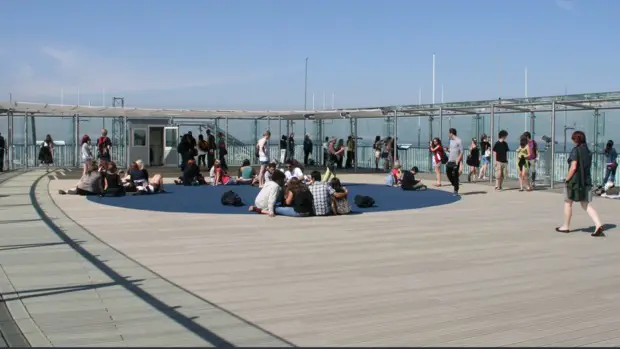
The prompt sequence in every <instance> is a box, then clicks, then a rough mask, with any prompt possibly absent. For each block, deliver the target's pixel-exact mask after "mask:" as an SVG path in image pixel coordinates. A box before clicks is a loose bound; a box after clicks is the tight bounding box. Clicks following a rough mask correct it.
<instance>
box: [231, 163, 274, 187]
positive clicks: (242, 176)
mask: <svg viewBox="0 0 620 349" xmlns="http://www.w3.org/2000/svg"><path fill="white" fill-rule="evenodd" d="M265 173H267V170H265ZM237 182H238V183H239V184H249V185H255V184H258V177H257V175H256V170H254V168H253V167H252V166H250V160H248V159H245V160H243V163H242V164H241V167H239V174H238V176H237Z"/></svg>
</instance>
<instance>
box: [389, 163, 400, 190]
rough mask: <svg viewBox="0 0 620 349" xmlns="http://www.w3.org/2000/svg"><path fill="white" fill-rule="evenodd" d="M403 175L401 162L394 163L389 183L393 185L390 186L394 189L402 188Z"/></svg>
mask: <svg viewBox="0 0 620 349" xmlns="http://www.w3.org/2000/svg"><path fill="white" fill-rule="evenodd" d="M402 175H403V173H402V171H401V169H400V162H398V161H394V166H392V170H391V171H390V174H389V175H388V176H390V178H388V180H387V183H391V184H390V185H391V186H393V187H398V186H400V181H401V177H402Z"/></svg>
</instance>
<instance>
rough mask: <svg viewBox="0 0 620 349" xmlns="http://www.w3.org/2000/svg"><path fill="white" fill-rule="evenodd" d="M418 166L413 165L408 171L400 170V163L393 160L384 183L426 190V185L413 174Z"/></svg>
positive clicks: (404, 188)
mask: <svg viewBox="0 0 620 349" xmlns="http://www.w3.org/2000/svg"><path fill="white" fill-rule="evenodd" d="M417 173H418V168H417V167H416V166H413V168H412V169H411V170H409V171H402V170H401V166H400V163H398V162H395V163H394V166H393V168H392V170H391V171H390V173H389V174H388V175H387V177H386V184H387V185H389V186H392V187H399V188H401V189H402V190H426V189H427V187H426V185H424V184H422V181H420V180H416V179H415V175H416V174H417Z"/></svg>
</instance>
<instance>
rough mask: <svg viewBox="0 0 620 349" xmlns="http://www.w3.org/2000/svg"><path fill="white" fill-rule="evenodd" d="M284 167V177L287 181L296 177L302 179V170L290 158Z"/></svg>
mask: <svg viewBox="0 0 620 349" xmlns="http://www.w3.org/2000/svg"><path fill="white" fill-rule="evenodd" d="M284 168H285V171H284V177H285V178H286V182H287V183H288V182H289V181H290V180H291V179H293V178H297V179H299V180H303V179H304V172H303V171H302V170H301V168H299V166H297V164H295V163H294V162H293V161H292V160H288V161H286V163H285V164H284Z"/></svg>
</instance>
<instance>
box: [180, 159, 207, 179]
mask: <svg viewBox="0 0 620 349" xmlns="http://www.w3.org/2000/svg"><path fill="white" fill-rule="evenodd" d="M206 183H207V182H206V181H205V178H204V177H203V176H202V174H201V173H200V167H199V166H198V164H196V161H195V160H193V159H190V160H188V161H187V166H184V168H183V172H182V173H181V176H179V178H177V179H175V180H174V184H176V185H201V184H206Z"/></svg>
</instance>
